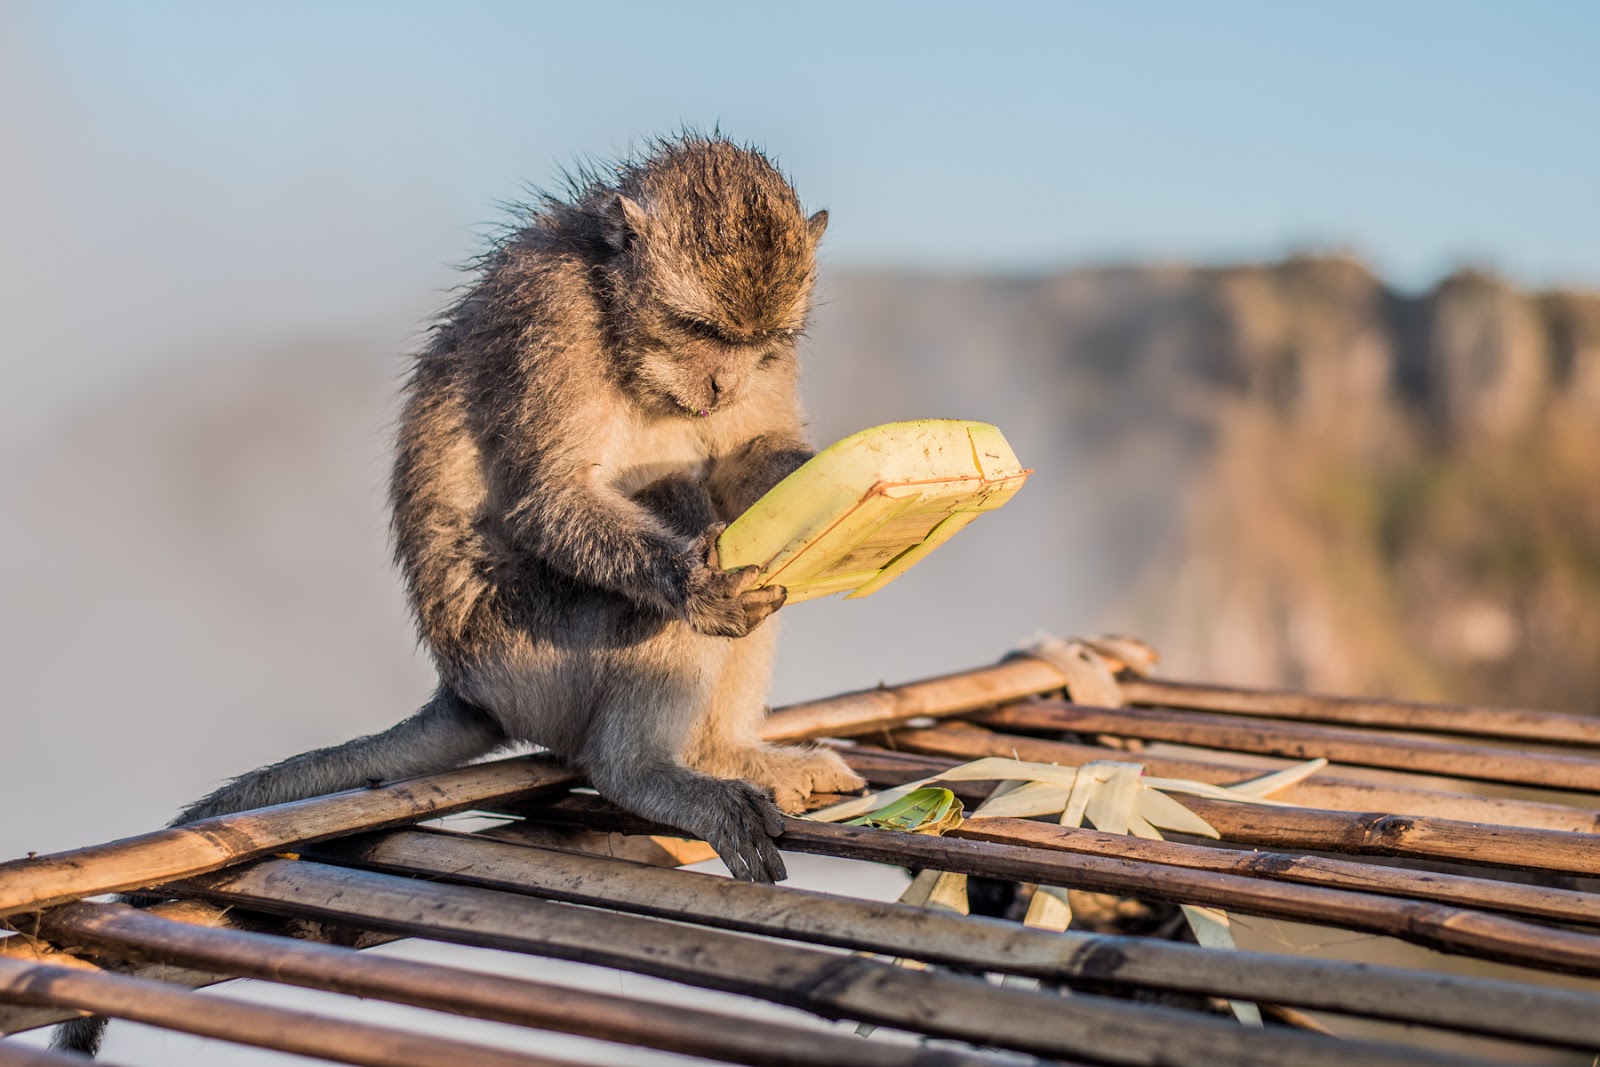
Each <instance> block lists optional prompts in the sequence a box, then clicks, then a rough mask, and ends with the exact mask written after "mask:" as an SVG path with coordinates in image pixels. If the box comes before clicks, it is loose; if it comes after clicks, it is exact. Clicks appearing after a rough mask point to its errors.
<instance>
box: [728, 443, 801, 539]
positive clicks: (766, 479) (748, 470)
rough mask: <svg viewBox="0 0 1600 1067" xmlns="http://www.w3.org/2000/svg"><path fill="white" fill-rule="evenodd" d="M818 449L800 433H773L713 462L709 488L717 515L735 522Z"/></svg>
mask: <svg viewBox="0 0 1600 1067" xmlns="http://www.w3.org/2000/svg"><path fill="white" fill-rule="evenodd" d="M814 455H816V450H815V449H813V448H812V447H811V446H810V444H808V443H807V442H806V440H805V438H803V437H801V436H800V435H799V434H796V433H769V434H762V435H761V436H759V437H754V438H751V439H750V440H749V441H747V442H745V444H744V445H743V446H742V447H741V448H739V449H738V450H737V451H735V452H734V453H732V454H731V455H727V456H723V457H721V458H720V459H718V460H717V461H716V462H715V463H713V464H712V466H711V477H710V480H709V488H710V490H711V499H712V501H713V503H715V505H716V508H717V515H718V516H719V517H721V518H722V519H723V520H724V521H726V522H732V521H733V520H734V519H737V518H738V517H739V516H740V515H743V514H744V513H745V511H746V510H747V509H748V508H749V507H750V505H751V504H754V503H755V502H756V501H757V500H760V499H761V498H762V496H764V495H765V494H766V492H767V490H769V489H771V488H772V487H773V486H775V485H777V484H778V483H779V482H781V481H783V480H784V479H785V478H787V477H788V476H789V475H791V474H793V473H794V472H795V471H796V470H797V469H798V468H799V467H800V466H801V465H802V464H803V463H805V462H806V460H808V459H810V458H811V457H812V456H814Z"/></svg>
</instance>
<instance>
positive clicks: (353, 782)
mask: <svg viewBox="0 0 1600 1067" xmlns="http://www.w3.org/2000/svg"><path fill="white" fill-rule="evenodd" d="M505 741H506V735H505V732H504V731H503V730H501V729H500V726H499V724H498V723H496V722H495V721H494V719H492V718H490V716H489V714H488V713H487V712H485V711H484V710H483V709H481V708H478V707H475V706H473V705H471V704H468V703H466V702H465V701H463V700H461V699H460V698H459V697H457V696H456V695H455V694H454V693H453V692H451V691H450V690H449V689H448V688H446V687H444V686H441V687H440V688H439V690H438V691H437V692H436V693H434V695H433V697H432V699H430V700H429V701H428V702H427V703H426V704H424V705H423V706H422V708H421V710H419V711H418V712H417V713H416V714H415V715H413V716H411V717H410V718H409V719H405V720H403V721H401V722H399V723H397V724H396V725H394V726H391V727H390V728H389V729H387V730H385V731H383V732H382V733H378V734H371V735H369V736H367V737H358V738H356V739H355V740H353V741H346V742H345V743H344V744H342V745H334V746H332V747H330V748H319V749H316V750H314V751H311V752H305V753H302V754H300V755H298V756H294V757H291V758H290V759H286V760H284V761H283V762H281V763H274V764H271V765H270V766H267V767H262V768H259V769H258V770H254V771H251V772H250V773H248V774H242V775H240V776H239V777H237V778H235V779H234V780H233V781H231V782H229V783H228V784H227V785H225V786H223V787H222V788H221V789H218V790H217V791H216V792H214V793H212V794H211V795H210V796H207V797H205V798H203V799H201V800H198V801H196V802H195V803H193V804H191V805H189V806H188V807H187V808H185V809H184V810H183V813H182V814H181V815H179V816H178V817H177V818H176V819H174V820H173V821H172V824H171V825H173V826H182V825H183V824H184V823H190V822H194V821H195V820H197V819H209V818H211V817H212V816H215V815H227V814H231V813H232V812H236V811H244V810H246V809H248V808H261V807H266V806H267V805H269V804H283V803H286V802H288V801H291V800H304V799H306V798H307V797H315V796H321V795H322V794H324V793H337V792H339V791H340V790H344V789H355V788H357V787H358V786H363V785H366V784H368V783H369V782H372V781H373V780H379V781H393V780H396V779H400V778H412V777H415V776H416V775H419V774H432V773H435V772H438V771H447V770H451V769H453V768H455V767H459V766H461V765H462V764H463V763H466V762H467V761H468V760H470V759H473V758H475V757H477V756H481V755H483V754H484V753H486V752H489V751H492V750H493V749H495V748H498V747H499V746H500V745H502V744H504V743H505Z"/></svg>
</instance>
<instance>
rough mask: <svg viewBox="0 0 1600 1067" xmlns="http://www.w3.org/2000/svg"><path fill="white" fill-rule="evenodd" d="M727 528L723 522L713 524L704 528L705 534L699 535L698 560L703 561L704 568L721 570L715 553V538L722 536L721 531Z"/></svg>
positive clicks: (718, 558)
mask: <svg viewBox="0 0 1600 1067" xmlns="http://www.w3.org/2000/svg"><path fill="white" fill-rule="evenodd" d="M727 528H728V524H727V523H725V522H714V523H712V524H711V525H710V526H707V527H706V532H705V533H703V534H701V535H700V545H699V550H700V558H701V559H703V560H705V563H706V566H707V567H710V568H711V569H712V570H714V571H720V570H722V563H721V562H720V557H719V555H718V552H717V538H719V537H721V536H722V531H723V530H726V529H727Z"/></svg>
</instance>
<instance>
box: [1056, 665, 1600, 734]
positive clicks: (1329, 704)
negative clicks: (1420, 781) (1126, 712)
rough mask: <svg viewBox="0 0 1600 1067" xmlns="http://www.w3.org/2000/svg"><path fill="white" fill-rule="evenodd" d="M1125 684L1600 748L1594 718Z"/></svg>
mask: <svg viewBox="0 0 1600 1067" xmlns="http://www.w3.org/2000/svg"><path fill="white" fill-rule="evenodd" d="M1119 685H1120V687H1121V689H1122V695H1123V696H1124V697H1125V698H1126V699H1127V701H1128V703H1130V704H1142V705H1151V706H1155V707H1167V708H1190V709H1192V710H1194V711H1220V712H1228V713H1236V714H1240V715H1254V716H1257V717H1260V718H1271V719H1302V720H1305V721H1307V722H1327V723H1346V724H1348V725H1352V726H1381V727H1385V728H1388V729H1393V730H1415V731H1421V732H1423V733H1445V734H1462V735H1466V736H1474V737H1498V738H1505V739H1508V740H1518V741H1540V742H1545V743H1556V744H1566V745H1594V746H1600V718H1597V717H1595V716H1592V715H1567V714H1562V713H1560V712H1554V711H1526V710H1522V709H1517V708H1483V707H1471V706H1468V705H1465V704H1427V703H1421V702H1418V701H1406V700H1375V699H1371V698H1367V697H1342V696H1326V695H1322V694H1318V693H1300V692H1295V691H1294V690H1289V689H1245V688H1239V687H1236V686H1222V685H1197V684H1195V683H1193V682H1174V681H1168V680H1166V679H1162V678H1124V679H1122V680H1121V681H1120V683H1119ZM1041 692H1043V690H1041Z"/></svg>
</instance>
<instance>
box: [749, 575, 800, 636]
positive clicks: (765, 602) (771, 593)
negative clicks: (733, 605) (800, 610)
mask: <svg viewBox="0 0 1600 1067" xmlns="http://www.w3.org/2000/svg"><path fill="white" fill-rule="evenodd" d="M788 598H789V590H787V589H785V588H784V587H783V586H781V585H768V586H763V587H762V588H760V589H751V590H750V591H749V592H746V593H743V594H741V595H740V597H739V606H740V607H742V608H743V609H744V618H745V625H746V627H747V630H754V629H755V628H756V627H757V626H760V625H761V624H762V622H764V621H765V620H766V617H767V616H768V615H771V614H772V613H773V612H775V611H777V610H778V609H779V608H781V607H783V602H784V601H785V600H787V599H788Z"/></svg>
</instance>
